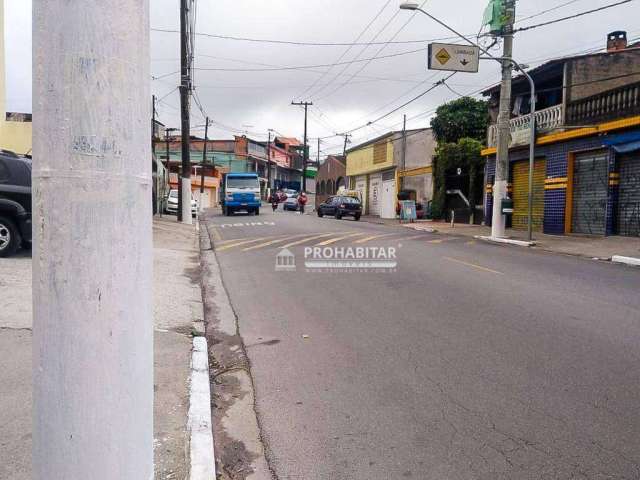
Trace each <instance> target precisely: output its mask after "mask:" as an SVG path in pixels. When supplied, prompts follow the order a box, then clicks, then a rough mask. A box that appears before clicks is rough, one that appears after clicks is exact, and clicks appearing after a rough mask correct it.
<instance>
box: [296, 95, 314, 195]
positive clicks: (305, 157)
mask: <svg viewBox="0 0 640 480" xmlns="http://www.w3.org/2000/svg"><path fill="white" fill-rule="evenodd" d="M291 105H296V106H300V107H302V106H303V107H304V152H303V154H302V157H303V160H302V161H303V164H302V191H303V192H305V191H306V190H307V163H308V162H309V148H308V146H307V114H308V109H309V107H310V106H311V105H313V102H291Z"/></svg>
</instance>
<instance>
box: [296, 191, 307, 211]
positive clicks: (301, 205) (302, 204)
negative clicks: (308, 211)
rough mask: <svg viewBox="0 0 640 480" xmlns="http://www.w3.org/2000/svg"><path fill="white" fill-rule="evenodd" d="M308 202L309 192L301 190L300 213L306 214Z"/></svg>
mask: <svg viewBox="0 0 640 480" xmlns="http://www.w3.org/2000/svg"><path fill="white" fill-rule="evenodd" d="M306 204H307V194H306V193H304V192H300V195H298V208H299V209H300V215H304V206H305V205H306Z"/></svg>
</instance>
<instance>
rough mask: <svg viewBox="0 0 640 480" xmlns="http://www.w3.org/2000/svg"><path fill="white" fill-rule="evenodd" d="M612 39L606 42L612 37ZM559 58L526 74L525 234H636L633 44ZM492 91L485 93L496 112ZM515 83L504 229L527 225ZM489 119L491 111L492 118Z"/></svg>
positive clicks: (639, 103) (639, 140)
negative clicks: (532, 145)
mask: <svg viewBox="0 0 640 480" xmlns="http://www.w3.org/2000/svg"><path fill="white" fill-rule="evenodd" d="M620 33H622V32H614V33H613V34H611V35H610V37H609V43H610V44H611V43H612V42H611V41H612V37H617V38H618V39H619V37H620ZM615 47H616V48H610V49H609V50H608V51H607V52H605V53H599V54H591V55H583V56H578V57H573V58H565V59H561V60H555V61H552V62H549V63H546V64H544V65H542V66H540V67H538V68H536V69H534V70H532V71H531V72H530V74H531V75H532V77H533V79H534V81H535V82H536V86H537V88H538V89H539V90H540V94H539V100H540V104H541V110H540V111H538V112H537V113H536V122H537V123H539V128H538V134H537V137H536V158H535V163H534V174H533V191H532V193H533V223H532V225H533V229H534V231H539V232H544V233H547V234H557V235H562V234H570V233H575V234H586V235H625V236H640V73H637V72H639V71H640V48H638V47H640V45H634V46H626V43H625V44H624V46H623V47H621V46H620V43H619V42H617V43H616V44H615ZM499 93H500V91H499V88H498V89H495V88H494V89H491V90H488V91H486V92H485V94H486V95H487V96H489V97H490V103H491V105H492V106H494V107H495V106H496V99H497V98H499ZM526 95H527V93H526V87H525V80H524V79H523V78H516V79H514V97H513V98H514V100H513V104H512V107H513V119H512V120H511V131H512V134H511V148H510V151H509V164H510V165H509V172H510V179H509V185H508V191H509V194H510V196H511V198H512V199H513V203H514V213H513V215H512V218H511V219H509V221H508V226H511V227H513V228H514V229H526V228H527V226H528V196H529V188H528V179H529V152H528V143H529V136H528V134H527V133H526V132H527V130H528V129H529V125H530V124H529V117H530V115H528V113H529V110H528V102H527V101H526V99H525V98H526ZM493 118H495V110H494V116H493ZM495 140H496V128H495V125H492V126H491V127H490V128H489V132H488V143H489V148H487V149H486V150H484V151H483V154H484V155H485V156H486V157H487V159H488V161H487V166H486V171H485V184H486V195H485V219H486V222H487V223H489V224H490V223H491V215H492V209H493V196H492V185H493V183H494V179H495V153H496V149H495V147H494V145H495Z"/></svg>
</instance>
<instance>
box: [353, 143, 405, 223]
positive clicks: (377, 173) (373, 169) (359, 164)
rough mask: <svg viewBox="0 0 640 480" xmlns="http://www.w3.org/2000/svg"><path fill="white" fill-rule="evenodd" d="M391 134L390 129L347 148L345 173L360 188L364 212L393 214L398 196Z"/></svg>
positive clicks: (355, 187)
mask: <svg viewBox="0 0 640 480" xmlns="http://www.w3.org/2000/svg"><path fill="white" fill-rule="evenodd" d="M393 136H394V133H393V132H392V133H389V134H387V135H384V136H382V137H378V138H376V139H374V140H371V141H370V142H367V143H364V144H362V145H359V146H357V147H355V148H353V149H351V150H350V151H349V152H347V176H348V177H349V178H350V179H351V188H352V189H353V190H356V191H358V192H360V196H361V198H362V205H363V209H364V212H365V214H367V215H378V216H381V217H382V218H394V217H395V205H396V197H397V190H396V188H397V187H396V186H397V182H396V166H395V163H394V155H393V151H394V149H393Z"/></svg>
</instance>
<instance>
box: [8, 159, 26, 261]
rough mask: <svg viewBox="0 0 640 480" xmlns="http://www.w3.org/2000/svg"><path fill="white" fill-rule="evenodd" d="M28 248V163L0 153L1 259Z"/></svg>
mask: <svg viewBox="0 0 640 480" xmlns="http://www.w3.org/2000/svg"><path fill="white" fill-rule="evenodd" d="M21 245H25V246H27V247H29V246H30V245H31V160H29V159H28V158H25V157H19V156H18V155H16V154H15V153H13V152H8V151H6V150H0V257H8V256H9V255H12V254H14V253H15V252H16V251H17V250H18V248H19V247H20V246H21Z"/></svg>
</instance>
